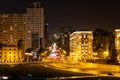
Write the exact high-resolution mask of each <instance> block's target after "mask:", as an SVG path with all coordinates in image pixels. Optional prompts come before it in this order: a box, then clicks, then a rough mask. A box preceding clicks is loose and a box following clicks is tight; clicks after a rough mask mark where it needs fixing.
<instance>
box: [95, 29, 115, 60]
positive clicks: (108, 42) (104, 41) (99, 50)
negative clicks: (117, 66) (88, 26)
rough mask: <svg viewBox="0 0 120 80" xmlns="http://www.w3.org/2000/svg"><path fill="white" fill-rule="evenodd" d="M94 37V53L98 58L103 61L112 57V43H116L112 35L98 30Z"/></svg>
mask: <svg viewBox="0 0 120 80" xmlns="http://www.w3.org/2000/svg"><path fill="white" fill-rule="evenodd" d="M93 35H94V38H93V52H94V53H96V56H97V57H99V58H102V59H106V58H108V57H110V56H111V54H112V51H111V50H112V49H111V48H112V44H113V43H112V42H114V41H112V39H113V38H114V37H110V35H111V33H109V32H108V31H106V30H103V29H96V30H95V31H94V32H93ZM111 36H112V35H111Z"/></svg>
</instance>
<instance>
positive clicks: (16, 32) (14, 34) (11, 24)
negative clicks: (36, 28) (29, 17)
mask: <svg viewBox="0 0 120 80" xmlns="http://www.w3.org/2000/svg"><path fill="white" fill-rule="evenodd" d="M25 27H26V23H25V15H24V14H0V43H2V44H9V45H15V46H17V44H18V41H19V40H23V41H25Z"/></svg>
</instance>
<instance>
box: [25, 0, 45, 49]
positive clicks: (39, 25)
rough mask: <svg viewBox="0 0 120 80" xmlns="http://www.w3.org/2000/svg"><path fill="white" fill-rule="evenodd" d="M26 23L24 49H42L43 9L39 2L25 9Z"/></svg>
mask: <svg viewBox="0 0 120 80" xmlns="http://www.w3.org/2000/svg"><path fill="white" fill-rule="evenodd" d="M26 23H27V24H26V26H27V27H26V30H27V32H26V48H33V49H37V48H40V47H44V9H43V8H41V4H40V2H35V3H33V4H32V5H31V6H30V7H29V8H27V14H26Z"/></svg>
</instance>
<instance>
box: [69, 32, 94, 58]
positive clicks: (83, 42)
mask: <svg viewBox="0 0 120 80" xmlns="http://www.w3.org/2000/svg"><path fill="white" fill-rule="evenodd" d="M92 43H93V33H92V31H75V32H73V33H72V34H70V56H72V58H73V59H77V58H78V59H80V60H82V59H90V58H92V52H93V48H92V46H93V45H92Z"/></svg>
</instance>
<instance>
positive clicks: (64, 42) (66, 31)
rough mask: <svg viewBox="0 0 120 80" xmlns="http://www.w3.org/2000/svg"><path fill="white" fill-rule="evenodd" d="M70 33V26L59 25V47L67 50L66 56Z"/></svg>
mask: <svg viewBox="0 0 120 80" xmlns="http://www.w3.org/2000/svg"><path fill="white" fill-rule="evenodd" d="M71 33H72V29H71V27H70V26H63V27H61V33H60V37H61V47H62V48H63V49H64V50H65V51H66V52H67V54H66V56H69V46H70V45H69V37H70V34H71Z"/></svg>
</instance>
